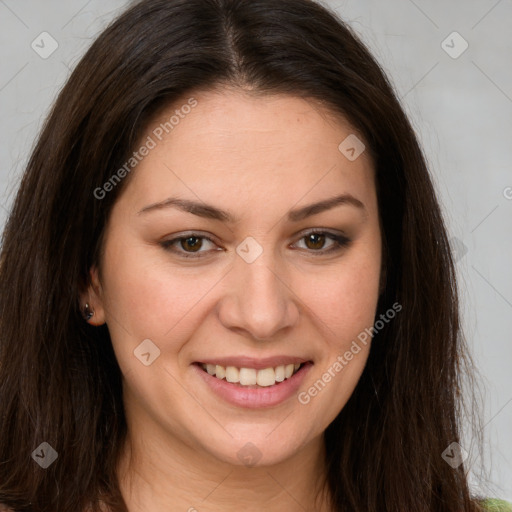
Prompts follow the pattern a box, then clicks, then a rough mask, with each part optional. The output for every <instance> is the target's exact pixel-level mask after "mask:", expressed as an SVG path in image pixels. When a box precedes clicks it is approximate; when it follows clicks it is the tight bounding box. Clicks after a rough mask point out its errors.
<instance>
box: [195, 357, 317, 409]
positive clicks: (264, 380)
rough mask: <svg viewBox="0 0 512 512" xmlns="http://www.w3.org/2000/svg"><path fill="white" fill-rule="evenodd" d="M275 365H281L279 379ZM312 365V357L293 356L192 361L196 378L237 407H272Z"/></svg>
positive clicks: (288, 396) (289, 393)
mask: <svg viewBox="0 0 512 512" xmlns="http://www.w3.org/2000/svg"><path fill="white" fill-rule="evenodd" d="M217 363H224V364H217ZM224 365H226V366H224ZM235 365H236V366H235ZM238 365H240V366H238ZM272 365H275V366H272ZM296 365H297V369H295V368H296ZM287 366H288V370H287ZM208 367H209V369H210V372H209V371H208ZM279 367H284V379H283V380H282V381H280V379H281V378H282V377H283V370H282V369H280V368H279ZM312 367H313V362H312V361H308V360H305V359H300V358H293V357H277V358H269V359H250V358H224V359H215V360H213V359H208V360H207V361H206V360H205V361H198V362H196V363H194V364H192V368H193V370H194V372H195V373H196V375H197V376H198V377H199V380H200V381H201V382H203V383H204V384H206V386H207V389H209V392H211V393H213V395H214V396H217V397H218V398H220V399H221V400H223V401H226V402H228V403H230V404H232V405H235V406H237V407H242V408H250V409H254V408H265V407H275V406H278V405H280V404H281V403H284V402H286V401H288V400H289V399H291V397H292V396H294V395H295V394H296V393H297V392H298V389H299V387H300V386H301V384H302V382H303V381H304V379H305V378H306V376H307V374H308V373H309V371H310V370H311V368H312ZM287 372H288V375H289V374H290V372H291V375H290V376H289V377H287V376H286V375H287ZM240 377H241V380H242V383H241V382H240ZM255 378H256V381H255V380H254V379H255ZM230 380H231V381H232V382H229V381H230ZM243 382H250V383H251V384H243ZM253 383H254V384H253Z"/></svg>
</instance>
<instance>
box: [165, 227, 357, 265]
mask: <svg viewBox="0 0 512 512" xmlns="http://www.w3.org/2000/svg"><path fill="white" fill-rule="evenodd" d="M310 235H327V238H330V239H331V240H333V241H334V244H333V245H332V246H331V247H330V248H329V249H320V250H314V249H309V251H308V252H311V254H313V255H314V256H323V255H326V254H330V253H332V252H338V251H341V250H342V249H344V248H346V247H348V246H349V245H350V243H351V242H352V240H351V239H349V238H347V237H346V236H344V235H338V234H336V233H331V232H329V231H320V230H311V231H308V232H307V233H305V234H304V235H303V236H301V237H300V238H299V241H300V240H303V239H304V238H306V237H308V236H310ZM188 238H197V239H204V240H208V241H209V242H212V243H213V244H214V243H215V242H214V241H213V240H212V239H211V238H209V237H207V236H202V235H199V234H198V233H189V234H186V235H185V236H180V237H176V238H172V239H171V240H165V241H163V242H160V245H161V246H162V247H163V248H164V249H165V250H166V251H170V252H173V253H175V254H178V255H179V256H181V257H184V258H196V259H197V258H203V257H204V256H201V254H204V253H205V252H208V251H200V252H196V253H187V252H186V251H177V250H175V249H172V248H171V247H172V245H174V244H175V243H176V242H180V241H182V240H187V239H188ZM306 250H307V249H306Z"/></svg>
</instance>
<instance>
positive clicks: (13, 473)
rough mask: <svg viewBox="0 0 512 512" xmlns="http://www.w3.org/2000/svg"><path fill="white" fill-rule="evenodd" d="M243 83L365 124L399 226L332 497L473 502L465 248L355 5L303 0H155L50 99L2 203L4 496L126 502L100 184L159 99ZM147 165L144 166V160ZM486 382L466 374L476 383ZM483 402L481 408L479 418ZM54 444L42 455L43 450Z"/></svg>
mask: <svg viewBox="0 0 512 512" xmlns="http://www.w3.org/2000/svg"><path fill="white" fill-rule="evenodd" d="M219 86H220V87H222V86H235V87H244V88H246V89H250V90H252V91H253V93H254V94H262V95H265V94H274V93H280V94H282V93H284V94H290V95H294V96H300V97H303V98H311V99H314V100H317V101H319V102H321V103H322V104H323V105H325V106H326V107H327V108H328V109H329V110H330V111H332V112H334V113H336V114H341V115H342V116H344V117H345V118H346V119H347V120H348V121H349V122H350V123H351V124H352V126H353V127H354V128H355V129H357V130H358V132H359V133H361V134H362V136H363V137H364V139H365V144H367V147H368V149H369V150H370V151H371V154H372V157H373V161H374V164H375V169H376V184H377V192H378V202H379V213H380V216H381V219H382V225H383V239H384V242H385V247H386V252H385V266H386V281H385V289H384V292H383V294H382V295H381V297H380V300H379V305H378V312H377V317H379V316H380V314H382V313H384V312H385V311H387V310H389V309H390V308H391V307H392V304H394V303H395V302H398V303H399V304H400V305H401V306H402V311H401V313H400V314H399V315H397V317H396V318H395V319H394V320H393V321H392V322H389V323H387V324H386V325H385V326H384V327H383V328H382V329H381V330H379V331H378V332H377V333H376V334H375V337H374V340H373V343H372V347H371V351H370V355H369V359H368V362H367V365H366V367H365V369H364V372H363V374H362V376H361V378H360V381H359V382H358V385H357V387H356V389H355V391H354V393H353V395H352V396H351V398H350V399H349V401H348V403H347V404H346V406H345V407H344V408H343V410H342V411H341V412H340V413H339V415H338V417H337V418H336V419H335V420H334V421H333V422H332V424H331V425H329V427H328V428H327V430H326V432H325V443H326V449H327V464H328V484H329V490H330V492H331V494H332V498H333V508H334V509H335V510H337V511H344V512H347V511H359V512H362V511H365V512H383V511H397V512H398V511H414V512H427V511H429V512H432V511H436V512H462V511H464V512H470V511H476V510H480V508H479V505H478V504H477V500H476V499H474V498H471V496H470V491H469V488H468V482H467V478H466V468H465V465H464V464H461V465H459V466H458V467H456V468H452V467H451V465H449V464H448V463H447V462H446V461H445V460H444V459H443V458H442V456H441V454H442V453H443V452H444V450H445V449H446V448H447V447H448V446H449V445H450V444H451V443H454V442H459V429H460V421H461V410H462V409H461V407H460V404H461V403H462V402H461V389H462V379H463V377H464V376H469V378H470V379H471V375H472V373H471V372H472V369H471V364H470V363H471V359H470V357H469V355H468V352H467V348H466V344H465V341H464V338H463V335H462V332H461V328H460V327H461V326H460V321H459V306H458V296H457V287H456V279H455V277H456V276H455V269H454V261H453V259H452V255H451V252H450V247H449V242H448V239H447V234H446V228H445V225H444V222H443V218H442V214H441V210H440V207H439V204H438V201H437V199H436V196H435V191H434V187H433V184H432V182H431V178H430V177H429V172H428V170H427V166H426V163H425V159H424V156H423V154H422V151H421V149H420V147H419V144H418V141H417V139H416V136H415V134H414V132H413V129H412V128H411V125H410V123H409V121H408V119H407V117H406V115H405V114H404V111H403V110H402V108H401V106H400V103H399V101H398V100H397V97H396V94H395V93H394V91H393V87H392V86H391V85H390V83H389V82H388V80H387V78H386V76H385V74H384V72H383V71H382V70H381V68H380V67H379V65H378V64H377V63H376V61H375V60H374V58H373V57H372V55H371V54H370V53H369V51H368V50H367V49H366V48H365V46H364V45H363V44H362V43H361V41H359V39H358V38H357V36H356V35H355V34H354V33H353V32H352V30H351V29H350V28H349V27H348V26H346V25H345V24H344V23H343V21H342V20H340V19H339V18H337V16H336V15H335V14H333V13H331V12H330V11H328V10H327V9H326V8H324V7H322V6H320V5H318V4H317V3H315V2H312V1H308V0H251V1H243V0H143V1H141V2H139V3H137V4H135V5H134V6H133V7H131V8H130V9H129V10H127V11H126V12H125V13H124V14H123V15H121V16H120V17H119V18H118V19H117V20H116V21H115V22H114V23H113V24H111V26H109V27H108V28H107V29H106V30H105V31H104V32H103V33H102V34H101V35H100V36H99V37H98V38H97V40H96V41H95V42H94V43H93V44H92V46H91V48H90V49H89V50H88V52H87V53H86V55H85V56H84V57H83V58H82V59H81V61H80V62H79V64H78V65H77V67H76V69H75V70H74V72H73V73H72V75H71V76H70V78H69V80H68V82H67V84H66V85H65V87H64V88H63V90H62V91H61V93H60V95H59V97H58V99H57V100H56V102H55V104H54V106H53V109H52V111H51V112H50V114H49V116H48V119H47V121H46V123H45V125H44V128H43V130H42V132H41V134H40V137H39V140H38V142H37V145H36V147H35V149H34V151H33V153H32V155H31V158H30V161H29V163H28V166H27V169H26V171H25V173H24V175H23V178H22V181H21V185H20V187H19V191H18V194H17V197H16V199H15V202H14V206H13V208H12V211H11V213H10V216H9V217H8V221H7V224H6V228H5V231H4V234H3V239H2V250H1V255H0V275H1V282H2V287H1V290H0V368H1V372H2V378H1V382H0V407H1V418H0V432H1V435H0V502H1V503H5V504H6V505H8V506H10V507H12V508H13V509H14V510H16V511H52V512H61V511H62V512H64V511H66V512H71V511H77V512H83V511H84V510H85V509H86V507H88V506H92V507H93V509H94V510H96V509H97V507H98V503H99V500H103V501H104V502H105V503H107V504H108V505H109V506H111V507H112V509H113V510H116V511H126V510H127V508H126V505H125V503H124V502H123V499H122V497H121V494H120V491H119V488H118V484H117V480H116V464H117V461H118V457H119V454H120V447H121V445H122V441H123V440H124V439H125V436H126V433H127V432H126V430H127V429H126V422H125V417H124V413H123V406H122V379H121V373H120V370H119V367H118V365H117V362H116V359H115V356H114V353H113V350H112V345H111V341H110V337H109V332H108V328H107V327H106V325H103V326H101V327H92V326H90V325H88V324H87V323H86V322H84V320H83V318H82V316H81V311H80V303H79V300H78V299H79V294H80V291H81V290H83V289H84V286H85V285H86V284H87V283H88V270H89V269H90V268H91V266H92V265H93V264H98V260H99V255H100V251H101V248H102V235H103V232H104V227H105V223H106V221H107V219H108V217H109V213H110V211H111V208H112V206H113V204H114V203H115V201H116V198H117V197H118V196H119V194H120V193H121V191H122V190H123V188H124V186H126V183H127V182H128V181H129V177H128V178H126V179H125V180H123V182H121V183H119V184H118V185H117V186H116V187H115V188H114V190H112V191H111V192H110V193H109V194H106V195H105V197H104V198H102V199H98V198H97V197H96V196H95V195H94V193H93V191H94V190H97V189H98V187H102V186H103V184H104V183H106V182H107V181H108V180H109V179H110V178H111V176H112V174H113V171H115V170H116V169H119V167H120V166H121V165H122V164H123V162H126V160H127V159H128V158H129V157H130V155H131V152H133V150H134V148H135V146H136V143H137V142H138V140H139V139H140V137H141V135H142V133H143V130H144V129H145V127H146V126H147V124H148V122H149V121H150V120H151V119H152V118H153V116H154V115H155V113H156V112H158V110H159V109H161V108H162V107H163V106H165V105H166V104H169V103H171V102H173V101H174V100H176V99H177V98H179V97H182V96H183V95H185V94H191V93H193V92H194V91H199V90H211V89H212V88H214V87H219ZM134 172H136V171H134ZM471 382H472V381H471V380H470V383H471ZM475 418H476V416H475V417H474V418H473V421H475ZM42 442H47V443H48V444H49V445H51V447H53V448H54V449H55V451H56V452H57V453H58V460H57V462H56V463H54V464H52V465H51V466H49V467H48V468H47V469H44V470H43V469H42V468H41V467H39V465H38V464H36V463H35V462H34V461H33V460H31V453H32V452H33V451H34V449H36V448H37V447H38V446H40V444H41V443H42Z"/></svg>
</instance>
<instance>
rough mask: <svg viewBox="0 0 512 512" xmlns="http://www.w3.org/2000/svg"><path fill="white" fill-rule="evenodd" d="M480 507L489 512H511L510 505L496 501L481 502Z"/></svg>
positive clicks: (506, 502)
mask: <svg viewBox="0 0 512 512" xmlns="http://www.w3.org/2000/svg"><path fill="white" fill-rule="evenodd" d="M482 505H483V506H484V507H485V508H486V509H487V510H489V512H512V503H509V502H508V501H503V500H497V499H487V500H484V501H483V502H482Z"/></svg>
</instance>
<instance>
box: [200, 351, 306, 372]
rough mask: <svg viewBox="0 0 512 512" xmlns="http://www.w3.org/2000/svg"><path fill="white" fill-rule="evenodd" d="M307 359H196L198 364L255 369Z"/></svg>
mask: <svg viewBox="0 0 512 512" xmlns="http://www.w3.org/2000/svg"><path fill="white" fill-rule="evenodd" d="M308 361H309V359H304V358H303V357H294V356H284V355H283V356H274V357H265V358H258V359H256V358H253V357H236V356H231V357H216V358H206V359H202V360H201V361H197V363H199V364H215V365H217V364H218V365H219V366H224V367H227V366H235V367H236V368H255V369H256V370H262V369H264V368H275V367H276V366H281V365H287V364H297V363H300V364H302V363H307V362H308Z"/></svg>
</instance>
